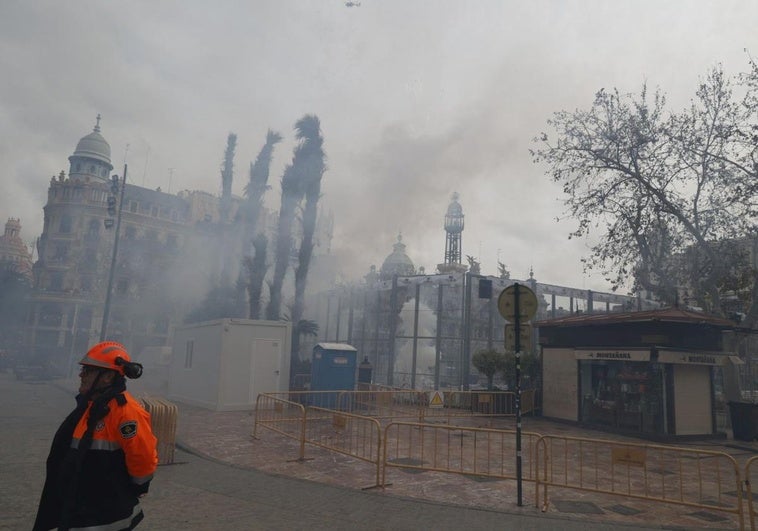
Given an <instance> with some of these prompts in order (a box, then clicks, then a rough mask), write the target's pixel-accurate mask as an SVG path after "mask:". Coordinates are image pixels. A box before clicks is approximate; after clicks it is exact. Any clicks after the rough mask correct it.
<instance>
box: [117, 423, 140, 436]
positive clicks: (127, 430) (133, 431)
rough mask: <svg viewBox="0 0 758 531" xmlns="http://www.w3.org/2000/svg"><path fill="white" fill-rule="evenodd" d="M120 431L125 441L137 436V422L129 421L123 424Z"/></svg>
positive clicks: (119, 428)
mask: <svg viewBox="0 0 758 531" xmlns="http://www.w3.org/2000/svg"><path fill="white" fill-rule="evenodd" d="M118 431H120V432H121V437H123V438H124V439H131V438H132V437H134V436H135V435H137V421H136V420H127V421H126V422H122V423H121V425H120V426H119V427H118Z"/></svg>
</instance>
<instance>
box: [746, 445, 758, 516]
mask: <svg viewBox="0 0 758 531" xmlns="http://www.w3.org/2000/svg"><path fill="white" fill-rule="evenodd" d="M755 462H758V456H754V457H751V458H750V459H748V461H747V463H745V476H744V477H745V489H746V492H745V497H746V498H747V508H748V509H747V510H748V516H749V517H750V529H751V530H752V531H755V530H756V527H755V507H753V481H752V479H751V476H750V474H751V472H752V467H753V463H755Z"/></svg>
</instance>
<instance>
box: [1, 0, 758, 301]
mask: <svg viewBox="0 0 758 531" xmlns="http://www.w3.org/2000/svg"><path fill="white" fill-rule="evenodd" d="M756 20H758V3H756V2H753V1H742V2H738V1H726V0H719V1H711V2H709V1H687V2H685V1H669V2H659V1H640V0H634V1H614V2H607V1H587V0H584V1H563V2H559V1H554V2H547V1H544V2H540V1H530V2H519V1H506V0H491V1H488V0H477V1H473V0H472V1H461V0H429V1H413V0H362V2H361V6H360V7H347V6H346V5H345V2H343V1H337V0H318V1H310V2H305V1H297V2H296V1H286V0H271V1H254V2H249V1H224V2H216V3H210V2H200V1H196V2H192V1H130V2H102V1H94V0H93V1H71V2H60V1H57V0H51V1H33V2H29V1H27V0H3V1H2V2H0V72H1V73H2V75H1V76H0V161H1V162H2V165H3V175H2V179H3V184H4V187H3V190H4V193H3V194H2V195H0V217H2V218H3V220H4V219H5V218H7V217H11V216H12V217H20V218H21V221H22V224H23V230H22V236H23V237H24V238H25V239H27V240H32V239H33V238H35V237H36V236H37V235H39V233H40V232H41V229H42V206H43V205H44V203H45V199H46V191H47V186H48V183H49V179H50V177H51V176H52V175H53V174H57V173H58V172H59V171H60V170H62V169H63V170H67V169H68V161H67V157H68V156H69V155H71V153H72V152H73V150H74V147H75V145H76V142H77V141H78V139H79V138H80V137H82V136H84V135H85V134H87V133H88V132H90V131H91V130H92V127H93V125H94V121H95V116H96V115H97V113H101V114H102V116H103V120H102V124H101V126H102V133H103V135H104V136H105V138H106V139H107V140H108V141H109V143H110V144H111V149H112V153H113V157H112V159H113V164H114V166H115V167H116V171H117V172H118V173H120V172H121V168H122V166H123V163H124V157H125V154H126V161H127V162H128V164H129V171H130V181H131V182H133V183H135V184H140V185H145V186H148V187H151V188H155V187H158V186H160V187H161V188H162V189H163V190H164V191H166V190H168V189H169V185H170V189H171V191H172V192H177V191H179V190H182V189H200V190H206V191H209V192H212V193H219V192H220V186H221V185H220V177H219V166H220V163H221V160H222V157H223V152H224V148H225V145H226V136H227V134H228V133H229V132H230V131H232V132H235V133H237V135H238V148H237V157H236V172H235V182H234V192H235V193H237V194H241V191H242V188H243V186H244V183H245V181H246V179H247V169H248V166H249V164H250V161H251V160H253V159H254V158H255V156H256V154H257V152H258V150H259V149H260V147H261V146H262V144H263V142H264V139H265V134H266V130H267V129H268V128H272V129H274V130H277V131H279V132H280V133H282V134H283V135H284V137H285V142H284V143H283V144H281V145H280V146H278V149H277V151H276V152H275V157H274V166H273V168H272V175H271V184H272V190H271V192H270V193H269V197H268V203H269V206H270V207H273V208H277V207H278V201H279V178H280V176H281V173H282V169H283V167H284V165H285V164H287V163H288V162H289V161H290V160H291V158H292V137H293V134H292V126H293V124H294V123H295V121H296V120H297V119H298V118H300V117H301V116H302V115H303V114H306V113H312V114H316V115H318V116H319V118H320V119H321V124H322V129H323V133H324V138H325V149H326V151H327V154H328V156H329V161H328V165H329V171H328V172H327V173H326V175H325V177H324V183H323V187H322V189H323V194H324V197H323V201H324V203H325V204H326V205H328V208H330V209H331V210H332V211H333V212H334V216H335V238H334V242H333V250H334V252H335V253H337V255H338V256H339V257H340V258H341V259H342V263H343V268H344V275H345V277H347V278H348V279H349V278H356V277H358V276H359V275H362V274H365V272H366V271H367V270H368V268H369V266H370V265H371V264H376V265H377V266H378V265H380V264H381V262H382V260H383V259H384V257H385V256H386V255H387V254H388V253H389V252H390V251H391V248H392V244H393V243H394V241H395V239H396V236H397V233H398V231H402V234H403V241H404V242H405V243H406V244H407V245H408V249H407V251H408V254H409V256H410V257H411V259H412V260H413V261H414V263H415V264H416V266H421V265H423V266H424V267H426V270H427V271H428V272H431V271H433V269H434V267H435V265H436V264H437V263H439V262H441V261H442V258H443V251H444V231H443V229H442V221H443V216H444V213H445V209H446V207H447V204H448V202H449V200H450V196H451V194H452V193H453V192H455V191H457V192H459V193H460V195H461V199H460V202H461V204H462V206H463V210H464V213H465V215H466V228H465V230H464V232H463V254H464V255H474V256H477V257H479V258H480V260H481V262H482V270H483V273H485V274H495V273H496V260H497V257H498V255H499V257H500V259H501V260H502V261H504V262H505V263H506V264H507V266H508V267H509V268H510V269H511V271H512V274H513V276H514V277H516V278H525V277H526V276H527V274H528V271H529V267H530V265H533V266H534V271H535V276H536V277H537V278H538V280H540V281H543V282H548V283H552V284H569V285H572V286H576V287H587V288H592V289H599V290H607V289H608V286H607V284H606V283H605V282H604V281H603V280H602V278H600V277H599V276H591V277H584V276H583V274H582V267H581V264H580V257H581V256H582V254H584V253H585V252H586V245H587V242H585V241H575V240H568V239H567V234H568V233H569V232H570V230H571V229H572V228H573V227H574V224H573V223H572V222H571V221H565V222H560V223H557V222H556V221H555V219H556V217H558V216H560V215H561V214H562V211H563V207H562V197H561V190H560V188H559V187H558V186H556V185H554V184H552V183H551V182H549V180H548V179H547V177H546V176H545V175H544V173H543V171H542V170H541V169H540V168H539V167H537V166H535V165H533V164H532V163H531V158H530V156H529V153H528V149H529V148H530V147H531V139H532V137H533V136H535V135H536V134H538V133H539V132H540V131H542V130H544V129H545V127H546V126H545V122H546V120H547V119H548V118H549V117H550V115H551V114H552V113H553V112H554V111H558V110H563V109H566V110H573V109H575V108H580V107H587V106H588V105H589V104H590V103H591V102H592V99H593V95H594V93H595V91H597V90H598V89H600V88H602V87H606V88H610V87H614V86H615V87H618V88H619V89H620V90H622V91H636V90H638V89H639V88H640V86H641V84H642V83H643V82H644V81H647V82H648V83H649V84H650V85H651V86H660V87H661V88H662V89H663V90H665V91H666V92H667V93H668V95H669V101H670V102H671V104H672V106H674V107H677V108H678V107H680V106H683V105H685V104H686V103H687V101H688V99H689V97H690V96H691V95H692V94H693V93H694V89H695V87H696V84H697V81H698V77H699V76H701V75H703V74H704V73H705V72H706V70H707V69H708V68H710V67H711V66H713V65H715V64H716V63H718V62H721V63H722V64H723V65H724V68H725V70H726V72H727V73H729V74H734V73H737V72H739V71H742V70H744V69H746V67H747V54H746V53H745V52H744V51H743V50H744V49H745V48H747V49H748V50H752V51H753V52H755V50H756V45H755V40H756V37H755V35H756V33H755V28H754V26H755V21H756ZM127 144H128V145H129V149H128V154H127V153H126V145H127ZM148 152H149V155H148ZM169 168H174V172H173V178H172V179H171V182H170V183H169Z"/></svg>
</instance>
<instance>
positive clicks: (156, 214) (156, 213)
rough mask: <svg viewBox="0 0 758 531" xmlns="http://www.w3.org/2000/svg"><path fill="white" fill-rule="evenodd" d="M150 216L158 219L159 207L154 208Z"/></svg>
mask: <svg viewBox="0 0 758 531" xmlns="http://www.w3.org/2000/svg"><path fill="white" fill-rule="evenodd" d="M150 215H151V216H153V217H154V218H157V217H158V207H157V206H154V207H153V208H152V209H151V210H150Z"/></svg>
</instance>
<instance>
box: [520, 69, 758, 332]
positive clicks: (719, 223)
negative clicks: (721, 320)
mask: <svg viewBox="0 0 758 531" xmlns="http://www.w3.org/2000/svg"><path fill="white" fill-rule="evenodd" d="M756 79H758V76H757V75H756V68H755V65H753V67H752V72H751V73H748V74H745V75H743V76H742V77H737V78H736V82H737V83H739V84H740V85H741V87H740V88H741V89H742V90H743V91H745V92H747V94H748V96H751V95H752V97H753V98H754V99H753V100H752V108H751V100H750V98H749V97H748V98H745V99H744V100H742V101H740V100H738V99H737V98H735V96H734V95H733V92H732V86H733V84H734V83H735V80H734V79H731V80H730V79H728V78H727V77H726V76H725V75H724V73H723V71H722V69H721V68H720V67H716V68H713V69H712V70H711V71H710V72H708V74H707V75H706V76H705V78H704V79H703V80H702V81H701V83H700V85H699V87H698V89H697V91H696V93H695V97H694V98H693V100H692V102H691V104H690V106H689V107H688V108H687V109H685V110H683V111H680V112H674V111H670V110H669V109H668V108H667V105H666V99H665V97H664V95H663V94H662V93H661V92H660V91H657V92H656V93H655V94H654V95H653V96H650V95H649V94H648V91H647V88H646V87H644V86H643V89H642V91H641V92H640V93H639V94H638V95H631V94H622V93H620V92H619V91H618V90H612V91H606V90H600V91H599V92H598V93H597V94H596V96H595V101H594V103H593V104H592V106H591V107H590V109H589V110H577V111H574V112H566V111H561V112H558V113H555V115H554V117H553V118H552V119H551V120H549V121H548V124H549V125H550V126H551V127H552V129H553V130H554V136H550V135H548V134H546V133H542V135H541V136H540V137H538V138H536V139H535V142H536V143H537V144H538V145H539V147H538V148H537V149H535V150H534V151H533V152H532V154H533V158H534V161H535V162H537V163H540V164H545V165H546V166H547V171H548V174H549V175H550V176H551V177H552V178H553V180H554V181H555V182H557V183H561V184H562V185H563V191H564V193H565V195H566V205H567V207H568V213H569V214H570V215H571V216H572V217H573V218H575V219H576V220H577V221H578V228H577V229H576V231H574V232H573V233H572V235H571V236H570V237H579V236H584V235H586V234H588V233H590V232H592V231H595V230H597V231H599V233H600V235H601V238H600V241H599V242H598V243H596V244H595V245H594V246H593V247H592V252H591V255H590V256H589V257H587V258H586V259H585V265H586V266H587V267H588V268H598V269H601V270H602V271H604V272H605V274H606V276H607V279H608V280H609V281H610V282H611V283H612V284H613V285H614V287H620V286H622V285H624V284H625V282H626V281H627V280H628V279H630V278H631V279H634V281H635V283H636V286H637V287H638V288H643V289H647V290H650V291H652V292H654V293H657V294H658V295H659V297H661V299H662V300H664V301H666V302H668V303H673V302H675V297H676V294H677V288H679V287H681V286H682V285H685V286H688V287H689V288H691V289H692V290H693V293H692V294H691V295H692V297H693V299H694V301H696V302H697V304H698V306H701V307H703V308H705V309H706V310H709V311H712V312H714V313H720V314H723V313H724V308H723V306H722V304H721V302H720V296H719V291H720V286H721V285H723V284H724V281H725V278H727V277H729V275H731V271H732V266H733V264H734V258H735V256H734V253H732V252H729V250H730V249H732V248H733V242H735V241H739V240H745V239H750V238H755V237H756V232H757V231H756V215H758V204H757V203H756V181H757V180H758V179H756V168H758V164H757V163H756V145H758V144H756V142H755V139H756V137H757V135H756V133H755V131H756V127H757V126H758V120H756V117H757V116H756V115H757V114H758V113H756V112H755V111H756V104H755V95H756V88H758V87H756V83H755V81H756ZM746 80H750V81H751V82H753V85H751V84H750V82H748V81H746ZM747 138H751V139H754V141H753V142H752V143H750V142H746V139H747ZM692 249H696V250H697V254H698V256H699V257H700V260H699V264H698V265H699V267H697V268H696V269H693V268H689V269H687V268H684V267H682V262H683V261H684V260H685V257H686V255H687V253H690V252H691V250H692ZM746 267H749V268H750V267H751V266H750V265H749V264H747V265H746ZM683 275H685V277H684V278H683ZM749 277H750V278H751V280H750V282H752V286H751V285H748V286H743V288H742V289H743V291H748V292H749V291H752V292H753V293H755V284H756V279H757V278H758V277H757V276H756V271H755V269H754V268H752V269H751V275H749ZM754 300H755V297H754V298H753V301H754ZM752 307H753V309H755V304H752ZM751 318H752V319H753V322H754V319H755V313H753V316H752V317H751Z"/></svg>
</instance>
